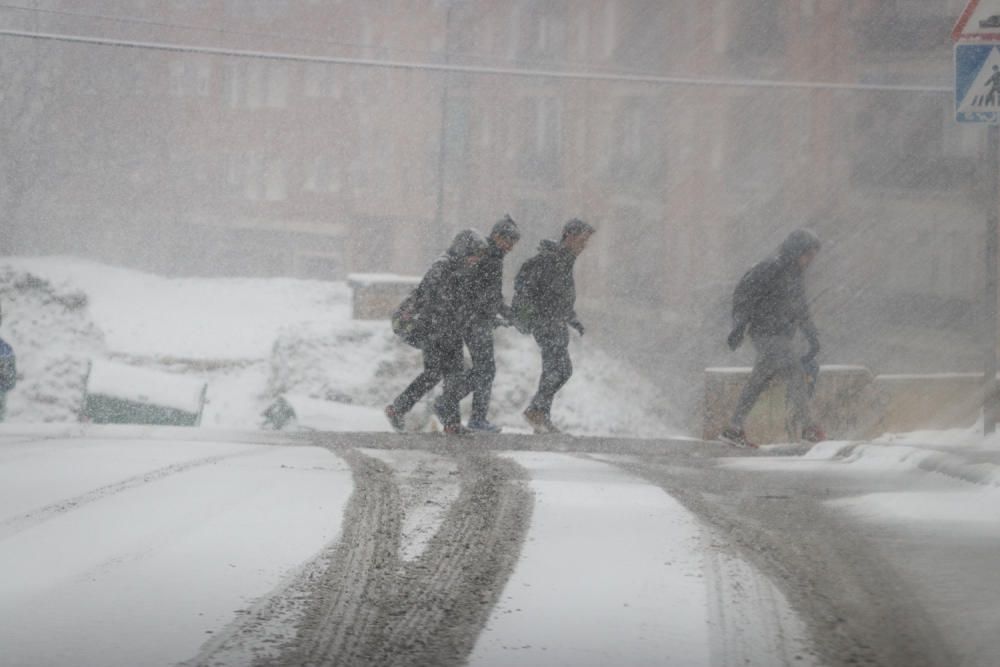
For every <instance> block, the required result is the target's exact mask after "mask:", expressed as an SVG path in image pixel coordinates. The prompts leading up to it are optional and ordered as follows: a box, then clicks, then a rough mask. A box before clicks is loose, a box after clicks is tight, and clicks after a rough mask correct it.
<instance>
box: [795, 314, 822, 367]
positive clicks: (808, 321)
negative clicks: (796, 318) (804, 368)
mask: <svg viewBox="0 0 1000 667" xmlns="http://www.w3.org/2000/svg"><path fill="white" fill-rule="evenodd" d="M799 328H800V329H801V330H802V333H803V335H805V337H806V340H807V341H808V342H809V351H808V352H807V353H806V355H805V356H804V357H802V361H804V362H809V361H812V360H813V359H815V358H816V355H818V354H819V349H820V345H819V331H818V330H817V329H816V325H815V324H813V321H812V317H811V316H810V315H809V310H808V308H807V309H806V315H805V318H804V319H803V320H802V321H801V322H800V323H799Z"/></svg>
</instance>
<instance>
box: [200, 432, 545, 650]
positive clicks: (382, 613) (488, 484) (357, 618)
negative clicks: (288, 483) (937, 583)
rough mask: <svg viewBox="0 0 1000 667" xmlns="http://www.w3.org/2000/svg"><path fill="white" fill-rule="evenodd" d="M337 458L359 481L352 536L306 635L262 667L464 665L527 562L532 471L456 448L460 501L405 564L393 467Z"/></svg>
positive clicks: (327, 576) (324, 583) (315, 603)
mask: <svg viewBox="0 0 1000 667" xmlns="http://www.w3.org/2000/svg"><path fill="white" fill-rule="evenodd" d="M335 451H336V452H337V453H338V454H340V455H341V456H343V457H344V458H345V460H347V461H348V463H349V464H350V465H351V467H352V469H353V470H354V477H355V491H354V495H353V496H352V498H351V501H350V502H349V503H348V508H347V512H346V516H345V520H344V531H343V533H342V535H341V537H340V539H339V541H338V543H337V544H336V546H334V547H333V554H332V557H331V559H330V567H329V569H328V570H327V571H326V573H324V575H323V576H322V577H321V578H320V579H319V580H318V581H316V582H315V585H314V587H313V599H312V601H311V602H310V604H309V605H308V607H309V609H308V611H307V612H306V614H305V618H304V620H303V621H302V622H301V623H300V626H299V632H298V636H297V637H296V639H295V640H294V641H293V642H290V644H289V645H288V646H286V647H285V650H284V652H283V653H282V655H281V656H279V657H277V658H264V659H261V660H259V661H258V662H257V663H256V664H258V665H281V666H286V665H288V666H290V665H330V664H345V665H348V664H349V665H352V666H354V665H379V666H382V665H387V666H391V665H407V666H409V665H442V666H446V665H460V664H463V663H464V661H465V660H466V659H467V657H468V655H469V653H470V652H471V651H472V649H473V647H474V645H475V641H476V639H477V638H478V636H479V633H480V632H481V630H482V628H483V626H484V625H485V623H486V621H487V620H488V618H489V613H490V611H491V609H492V608H493V605H494V604H495V603H496V600H497V599H498V598H499V596H500V594H501V592H502V590H503V586H504V585H505V583H506V581H507V579H508V578H509V576H510V574H511V572H512V571H513V569H514V565H515V563H516V562H517V558H518V556H519V554H520V549H521V544H522V542H523V540H524V536H525V534H526V532H527V526H528V522H529V519H530V515H531V508H532V503H533V497H532V494H531V492H530V490H529V489H528V488H527V485H526V484H525V481H526V473H525V472H524V470H523V469H522V468H520V467H519V466H517V465H516V464H515V463H513V462H512V461H507V460H503V459H500V458H498V457H496V456H494V455H491V454H488V453H486V452H482V451H480V452H476V451H468V450H465V449H464V448H463V449H461V450H458V449H453V450H451V451H450V452H449V453H450V454H451V455H452V456H454V457H455V458H456V460H457V464H458V470H459V475H460V480H461V488H460V491H459V495H458V499H457V500H456V501H455V502H454V503H453V504H452V506H451V507H450V509H449V510H448V512H447V515H446V517H445V520H444V523H443V524H442V526H441V527H440V529H439V530H438V532H437V533H436V534H435V535H434V536H433V537H432V538H431V540H430V542H429V543H428V545H427V548H426V549H425V550H424V551H423V552H422V554H421V555H420V556H419V557H417V558H415V559H413V560H410V561H404V560H403V559H402V558H401V556H400V549H401V531H402V526H401V523H402V519H401V516H402V511H401V510H402V508H401V505H400V494H399V488H398V486H397V484H396V480H395V475H394V474H393V471H392V469H391V468H390V467H389V466H387V465H386V464H385V463H382V462H381V461H378V460H376V459H374V458H371V457H367V456H364V455H362V454H361V453H359V452H357V451H355V450H335ZM206 664H211V661H208V662H207V663H206Z"/></svg>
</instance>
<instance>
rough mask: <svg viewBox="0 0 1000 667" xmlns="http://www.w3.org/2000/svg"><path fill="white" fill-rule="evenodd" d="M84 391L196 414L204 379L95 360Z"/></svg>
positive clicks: (202, 393)
mask: <svg viewBox="0 0 1000 667" xmlns="http://www.w3.org/2000/svg"><path fill="white" fill-rule="evenodd" d="M87 393H88V394H98V395H101V396H108V397H111V398H119V399H122V400H126V401H133V402H135V403H152V404H154V405H159V406H163V407H167V408H174V409H175V410H182V411H184V412H189V413H192V414H199V413H201V407H202V403H203V401H204V394H205V382H204V381H203V380H200V379H198V378H192V377H185V376H183V375H175V374H171V373H157V372H155V371H150V370H147V369H144V368H135V367H133V366H126V365H125V364H119V363H115V362H112V361H95V362H94V363H92V364H91V366H90V374H89V375H88V376H87Z"/></svg>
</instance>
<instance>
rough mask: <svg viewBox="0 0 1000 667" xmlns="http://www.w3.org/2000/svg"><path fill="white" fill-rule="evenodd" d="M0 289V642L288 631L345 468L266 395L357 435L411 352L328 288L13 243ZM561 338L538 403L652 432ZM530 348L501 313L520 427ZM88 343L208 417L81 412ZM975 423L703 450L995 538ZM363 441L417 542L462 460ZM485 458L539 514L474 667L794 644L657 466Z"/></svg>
mask: <svg viewBox="0 0 1000 667" xmlns="http://www.w3.org/2000/svg"><path fill="white" fill-rule="evenodd" d="M0 300H2V301H3V306H4V308H3V310H4V321H3V326H2V329H0V335H2V336H3V337H4V338H6V339H8V340H10V341H11V342H12V343H13V344H14V346H15V348H16V349H17V351H18V354H19V362H20V368H21V373H22V378H21V381H20V383H19V385H18V388H17V389H16V390H15V391H14V392H13V393H12V394H11V395H10V400H9V412H10V419H9V421H8V423H6V424H2V425H0V572H2V573H3V577H2V578H0V646H3V647H4V648H3V657H2V658H0V662H2V663H3V664H12V665H21V664H25V665H33V664H46V665H74V666H76V665H139V664H142V665H171V664H176V663H177V662H179V661H184V660H188V659H191V658H193V657H195V656H198V655H204V654H205V651H206V650H208V649H206V647H209V648H210V649H211V650H212V651H213V653H212V655H213V656H214V657H216V658H220V657H221V658H225V660H224V662H223V664H233V665H237V664H246V663H247V662H248V661H249V660H250V659H252V658H253V657H254V656H259V655H264V654H266V653H267V651H268V650H269V647H270V649H273V648H274V646H275V644H276V642H278V641H280V640H281V639H282V638H288V637H289V636H290V635H291V634H292V630H291V627H292V626H293V625H294V623H295V621H296V619H297V618H298V616H297V614H298V613H299V612H300V611H301V610H298V611H297V610H296V607H295V599H296V598H297V596H301V594H302V588H301V586H302V582H303V581H304V580H306V581H308V577H306V578H305V579H303V576H304V573H305V574H308V572H309V571H310V568H314V567H318V565H317V563H318V560H317V559H320V558H322V557H323V554H326V553H329V549H330V548H331V545H335V544H337V540H338V538H339V536H340V531H341V528H342V525H341V517H343V516H344V513H345V511H346V509H345V508H347V507H348V501H349V499H350V498H351V496H352V493H353V492H354V491H355V490H356V489H355V486H354V484H355V481H354V480H355V477H353V476H352V471H351V468H350V466H349V464H348V462H347V461H345V459H344V458H343V457H342V456H341V455H340V454H338V453H337V452H335V451H333V450H331V449H326V448H322V447H317V446H311V445H309V444H308V443H307V442H306V441H304V440H298V439H296V438H295V436H294V435H293V434H283V433H267V432H264V431H261V430H259V425H260V424H261V412H262V411H263V410H264V408H266V407H267V406H268V405H270V404H271V403H272V402H273V401H274V399H275V398H276V397H278V396H281V395H291V396H296V397H299V398H298V399H297V400H299V402H300V405H301V406H303V407H302V409H303V410H305V411H306V412H309V413H311V414H312V413H315V414H313V416H314V417H315V419H316V420H317V421H318V422H321V423H322V424H323V425H324V428H327V429H330V430H341V431H366V430H368V431H370V430H372V429H374V428H377V427H378V426H377V422H378V413H377V410H378V408H379V407H380V406H381V405H382V404H384V402H385V401H386V400H387V399H388V398H389V397H390V396H391V395H392V394H393V393H395V392H396V391H398V390H399V389H401V388H402V386H404V384H405V383H406V381H407V380H408V379H409V377H410V376H412V375H413V374H414V373H415V372H416V370H417V366H418V358H417V355H416V354H415V353H414V351H413V350H411V349H409V348H406V347H405V346H402V345H400V344H399V343H397V342H396V341H395V340H394V339H393V338H392V336H391V334H390V333H388V331H387V329H388V328H387V327H386V326H385V323H355V322H352V321H350V320H349V317H348V311H347V308H348V302H349V294H348V292H347V289H346V287H345V286H344V285H342V284H331V283H321V282H305V281H291V280H277V281H257V280H193V279H192V280H167V279H164V278H159V277H155V276H149V275H146V274H139V273H136V272H132V271H125V270H121V269H114V268H110V267H106V266H101V265H97V264H93V263H89V262H83V261H79V260H71V259H66V258H50V259H17V260H5V261H3V262H2V263H0ZM574 346H575V347H574V350H573V352H574V354H575V355H576V358H577V359H578V360H579V363H578V364H577V368H578V369H579V373H578V375H577V376H575V377H574V380H573V381H572V382H571V384H570V385H569V386H568V387H567V389H566V391H565V395H564V396H561V398H560V403H559V406H560V407H559V408H558V412H557V415H556V417H557V418H559V419H561V420H563V421H564V422H565V423H567V424H570V425H572V426H573V427H575V428H576V429H578V431H579V432H581V433H592V434H601V433H614V434H620V435H657V434H659V435H663V434H668V433H670V432H672V429H671V428H670V426H669V424H667V423H664V417H663V412H662V411H659V410H658V409H657V407H656V399H655V392H654V391H653V390H652V388H650V387H648V385H646V384H645V383H643V382H642V381H640V380H638V376H637V375H635V374H634V373H632V372H631V371H629V370H628V369H623V368H621V367H620V366H618V365H616V363H615V361H614V360H613V359H611V358H609V357H607V356H606V355H603V354H602V353H600V352H599V351H597V350H594V349H591V348H590V347H588V345H587V344H585V343H581V342H580V341H577V342H575V343H574ZM535 354H536V353H535V352H534V350H533V348H532V346H531V344H530V341H526V340H524V339H523V338H521V337H517V336H516V334H513V333H511V332H502V335H501V341H500V349H499V353H498V358H499V360H500V363H499V366H500V373H499V377H498V391H497V396H498V402H497V405H498V414H497V420H498V421H499V422H500V423H506V424H509V425H512V426H515V425H517V419H516V418H517V414H518V412H519V409H518V407H519V406H520V405H521V404H522V403H523V401H524V400H525V398H526V397H527V395H528V393H529V392H530V389H531V385H532V384H533V382H534V377H535V373H536V372H537V366H535V365H534V364H537V361H536V360H535ZM89 359H104V360H113V361H115V362H118V363H125V364H131V365H134V366H136V367H139V368H143V369H147V370H158V371H163V372H170V373H178V374H182V375H185V376H188V377H199V378H202V379H204V380H205V381H206V382H207V383H208V386H209V392H208V393H209V404H208V405H207V406H206V411H205V416H204V419H203V426H202V427H200V428H187V429H185V428H165V427H129V426H122V427H102V426H95V425H83V424H79V423H78V422H77V421H76V413H77V412H78V410H79V405H80V401H81V396H82V391H83V378H84V373H85V369H86V365H87V361H88V360H89ZM623 387H627V391H623V390H622V388H623ZM327 403H330V404H335V407H336V409H335V410H332V411H330V412H325V411H324V410H323V409H322V407H323V405H324V404H327ZM978 428H979V427H977V428H974V429H966V430H957V431H946V432H923V433H912V434H900V435H890V436H886V437H884V438H881V439H879V440H876V441H875V442H865V443H846V442H832V443H823V444H821V445H818V446H816V447H814V448H813V449H812V450H811V451H810V452H809V453H808V454H807V455H805V456H796V457H779V456H775V457H759V456H758V457H752V458H738V459H734V458H731V459H727V462H726V463H724V465H728V466H736V467H740V468H743V469H748V470H760V471H767V472H769V473H773V472H775V471H783V472H787V473H788V474H796V473H799V472H814V471H817V470H820V471H826V472H830V473H831V474H835V475H841V476H844V477H845V478H855V479H858V480H863V479H864V478H866V477H869V476H883V477H887V476H891V477H893V478H897V479H899V480H901V486H902V487H903V489H904V490H902V491H897V492H893V493H877V494H865V493H858V494H855V495H851V496H849V497H841V498H838V499H837V500H835V501H830V506H831V507H833V508H835V509H837V510H838V511H842V512H844V513H845V514H847V515H850V516H852V517H854V518H855V519H856V520H858V521H861V522H864V523H868V524H871V525H876V526H906V527H908V528H913V527H914V526H920V525H923V524H925V523H929V522H932V523H935V524H937V525H940V524H948V525H949V526H951V527H953V530H954V531H961V532H962V533H963V535H965V536H971V537H970V538H969V539H972V540H975V539H976V536H977V535H993V536H995V535H998V534H1000V511H998V510H997V508H998V507H1000V473H998V470H1000V468H998V465H1000V459H998V457H997V456H996V454H995V452H997V451H998V450H1000V438H998V437H993V438H983V437H982V436H981V435H980V434H979V430H978ZM386 437H395V436H386ZM347 444H350V443H347ZM358 451H359V452H360V455H361V456H365V457H368V458H370V459H372V460H376V461H378V462H380V465H386V466H388V467H389V468H390V469H391V470H392V471H393V475H394V476H395V478H396V485H397V486H398V489H399V496H400V497H401V499H402V500H401V502H402V505H403V507H404V514H405V515H404V517H403V518H402V526H401V542H402V543H401V544H400V545H399V549H400V560H401V562H403V563H409V562H414V561H415V560H416V559H418V558H419V557H420V555H421V554H422V553H423V552H424V550H425V549H426V548H427V545H428V544H429V542H430V540H431V539H432V538H433V536H434V534H435V532H436V531H437V530H438V528H439V527H440V526H441V525H442V523H443V522H445V521H446V517H447V515H448V510H449V508H450V507H451V505H452V504H453V503H454V502H455V500H456V499H457V498H458V497H459V482H458V480H457V479H456V478H457V476H458V469H457V464H456V463H455V461H454V460H453V459H450V458H449V457H446V456H440V455H438V454H432V453H430V452H426V451H422V452H421V451H410V450H406V449H393V450H379V449H361V450H358ZM502 456H503V458H505V459H506V460H509V461H512V462H514V463H516V464H517V465H518V466H519V467H520V469H522V470H524V471H525V474H526V476H527V479H528V487H529V488H530V489H531V492H532V493H533V503H534V510H533V514H532V518H531V522H530V526H529V528H528V529H527V533H526V537H525V540H524V546H523V549H522V550H521V555H520V558H519V560H518V561H517V564H516V566H515V567H514V570H513V573H512V575H511V577H510V579H509V581H508V582H507V584H506V587H505V588H504V590H503V592H502V593H501V594H500V596H499V600H498V603H497V605H496V606H495V607H494V608H493V611H492V615H491V616H490V618H489V621H488V622H487V626H486V629H485V630H484V632H483V633H482V634H481V635H480V636H479V640H478V642H477V643H476V646H475V650H474V651H473V653H472V657H471V663H472V664H478V665H491V664H566V665H570V664H572V665H581V664H612V663H613V664H678V665H702V664H736V663H737V662H738V663H739V664H743V662H742V659H743V658H746V657H747V656H750V657H752V658H753V659H752V660H751V663H752V664H810V660H811V658H812V656H811V654H810V653H809V651H808V650H805V641H806V640H805V630H804V628H803V626H802V623H801V621H800V620H799V619H797V618H796V617H795V615H794V614H793V613H792V611H791V610H790V608H789V606H788V603H787V602H786V601H785V600H784V598H783V596H782V594H781V593H780V592H779V591H778V588H777V587H776V586H775V584H774V582H772V581H770V580H768V578H767V577H766V576H764V575H763V574H761V573H760V572H758V571H757V570H756V569H755V568H754V567H753V566H752V565H751V564H749V563H747V562H744V561H742V560H739V559H738V558H734V557H733V556H732V554H728V553H723V552H721V551H718V550H716V549H713V532H712V529H710V528H708V527H707V526H706V525H704V524H702V523H701V522H700V521H699V520H698V519H697V518H696V517H694V516H693V515H692V514H690V513H689V512H688V511H687V510H685V509H684V508H683V507H682V506H681V505H680V504H678V503H677V502H676V501H675V500H674V499H673V498H671V497H670V496H669V495H667V494H666V493H664V492H663V490H662V489H661V488H659V487H655V486H652V485H650V484H649V483H647V482H644V481H642V480H640V479H638V478H635V477H632V476H630V475H629V474H626V473H625V472H623V471H622V469H621V468H620V467H617V466H614V465H613V464H612V463H611V462H610V460H608V461H605V460H602V459H601V457H591V458H589V459H585V458H579V457H575V456H572V455H569V454H554V453H543V452H508V453H504V454H502ZM911 481H912V483H911ZM936 585H941V586H947V583H944V584H940V583H938V584H936ZM296 586H298V587H299V588H296ZM282 595H283V596H284V597H281V596H282ZM275 596H278V597H281V599H283V600H287V601H288V605H287V608H285V609H284V610H283V612H282V613H281V614H277V613H274V614H272V615H271V616H270V617H269V618H270V619H271V621H270V625H267V627H264V628H257V629H256V630H255V631H254V633H253V637H252V638H251V639H255V640H256V641H257V644H253V643H252V642H250V643H246V642H244V643H240V642H238V641H235V639H234V637H237V638H238V637H239V633H238V632H237V631H236V630H234V629H233V628H237V627H240V623H241V619H243V618H245V617H248V616H251V615H254V616H255V617H257V616H259V614H260V611H261V609H262V605H264V604H265V602H266V601H268V600H273V599H275ZM983 618H985V620H983ZM991 618H993V617H991V616H986V617H983V616H980V617H979V618H978V620H977V619H972V620H973V621H974V623H978V624H979V625H982V624H983V623H987V622H992V621H990V619H991ZM946 622H947V621H946ZM966 622H968V621H966ZM977 627H978V626H977ZM981 636H982V633H980V634H979V635H977V637H981ZM247 641H248V642H249V641H250V640H249V639H248V640H247ZM977 641H978V640H977ZM609 647H614V648H612V649H609ZM996 648H998V647H996V646H994V645H992V644H990V645H983V647H982V649H981V650H982V655H984V656H987V657H988V656H989V655H990V654H991V653H990V652H991V651H993V650H994V649H996ZM994 654H995V653H994ZM972 664H988V663H987V662H975V663H972Z"/></svg>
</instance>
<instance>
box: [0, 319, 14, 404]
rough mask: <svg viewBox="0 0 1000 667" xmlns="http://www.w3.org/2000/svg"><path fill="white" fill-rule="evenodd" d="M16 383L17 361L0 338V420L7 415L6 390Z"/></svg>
mask: <svg viewBox="0 0 1000 667" xmlns="http://www.w3.org/2000/svg"><path fill="white" fill-rule="evenodd" d="M2 322H3V312H2V311H0V323H2ZM15 384H17V363H16V361H15V357H14V350H13V349H12V348H11V346H10V345H8V344H7V341H5V340H4V339H2V338H0V422H2V421H3V420H4V419H5V418H6V416H7V392H9V391H10V390H11V389H13V388H14V385H15Z"/></svg>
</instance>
